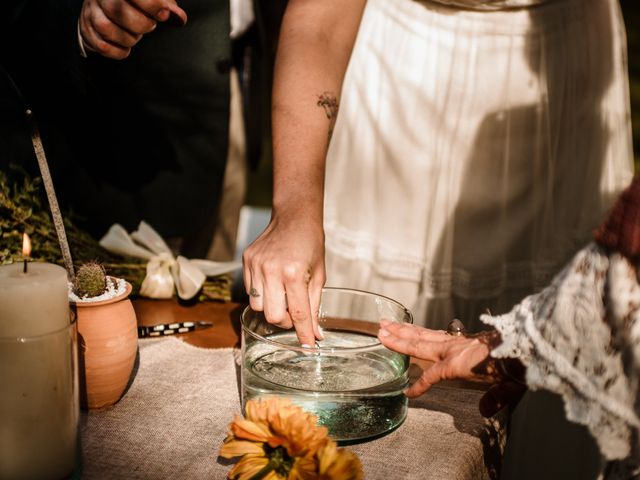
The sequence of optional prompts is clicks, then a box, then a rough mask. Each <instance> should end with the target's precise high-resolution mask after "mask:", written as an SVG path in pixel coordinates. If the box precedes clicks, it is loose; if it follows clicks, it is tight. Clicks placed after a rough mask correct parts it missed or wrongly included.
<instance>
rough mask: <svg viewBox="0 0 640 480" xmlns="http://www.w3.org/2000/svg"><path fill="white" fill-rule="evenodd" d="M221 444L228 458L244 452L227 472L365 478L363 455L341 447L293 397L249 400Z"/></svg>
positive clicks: (243, 476) (249, 476) (297, 479)
mask: <svg viewBox="0 0 640 480" xmlns="http://www.w3.org/2000/svg"><path fill="white" fill-rule="evenodd" d="M245 411H246V416H245V418H242V417H240V416H237V417H236V418H235V419H234V420H233V422H231V424H230V425H229V433H228V435H227V438H226V439H225V441H224V444H223V445H222V448H221V449H220V455H221V456H222V457H224V458H235V457H242V458H241V459H240V460H239V461H238V463H236V464H235V466H234V467H233V468H232V469H231V471H230V472H229V474H228V477H229V478H232V479H237V480H258V479H266V480H275V479H287V480H310V479H320V478H322V479H326V480H330V479H336V480H337V479H340V480H343V479H344V480H349V479H353V480H356V479H361V478H363V476H362V466H361V464H360V461H359V460H358V458H357V457H356V456H355V455H354V454H352V453H351V452H348V451H346V450H344V449H337V447H336V444H335V442H332V441H331V440H330V439H329V437H328V432H327V429H326V428H325V427H319V426H318V425H317V418H316V417H315V416H313V415H311V414H309V413H307V412H305V411H304V410H302V409H301V408H300V407H298V406H296V405H293V404H292V403H291V402H290V401H289V400H288V399H285V398H281V397H269V398H266V399H258V400H249V401H248V402H247V404H246V407H245Z"/></svg>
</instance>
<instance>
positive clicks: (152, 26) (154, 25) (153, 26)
mask: <svg viewBox="0 0 640 480" xmlns="http://www.w3.org/2000/svg"><path fill="white" fill-rule="evenodd" d="M157 26H158V24H157V23H154V24H153V25H151V30H149V31H150V32H153V31H154V30H155V29H156V27H157Z"/></svg>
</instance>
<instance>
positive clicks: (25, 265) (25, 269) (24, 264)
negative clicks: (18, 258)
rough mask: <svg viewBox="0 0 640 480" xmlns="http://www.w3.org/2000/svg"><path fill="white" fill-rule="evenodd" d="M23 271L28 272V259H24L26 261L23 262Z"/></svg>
mask: <svg viewBox="0 0 640 480" xmlns="http://www.w3.org/2000/svg"><path fill="white" fill-rule="evenodd" d="M22 273H27V259H26V258H25V259H24V263H23V264H22Z"/></svg>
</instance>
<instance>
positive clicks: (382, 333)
mask: <svg viewBox="0 0 640 480" xmlns="http://www.w3.org/2000/svg"><path fill="white" fill-rule="evenodd" d="M378 336H379V337H388V336H389V332H387V331H386V330H384V329H382V328H381V329H380V330H378Z"/></svg>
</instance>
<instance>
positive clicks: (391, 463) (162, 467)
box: [80, 338, 504, 480]
mask: <svg viewBox="0 0 640 480" xmlns="http://www.w3.org/2000/svg"><path fill="white" fill-rule="evenodd" d="M234 353H236V354H237V352H234V350H232V349H228V348H227V349H202V348H197V347H193V346H191V345H189V344H187V343H184V342H182V341H180V340H178V339H175V338H168V339H162V340H145V341H140V351H139V359H138V361H137V362H136V370H135V372H134V377H133V380H132V382H131V384H130V386H129V389H128V390H127V392H126V394H125V395H124V397H123V398H122V399H121V400H120V401H119V402H118V403H117V404H116V405H114V406H112V407H109V408H106V409H104V410H98V411H90V412H82V414H81V418H80V423H81V428H80V435H81V450H82V464H81V472H80V477H81V478H87V479H94V478H95V479H103V478H105V479H107V478H108V479H121V478H122V479H132V478H140V479H161V478H168V479H169V478H172V479H173V478H176V479H181V478H184V479H199V478H203V479H204V478H206V479H223V478H225V477H226V474H227V472H228V471H229V469H230V468H231V467H230V463H229V461H227V460H225V459H222V458H219V457H218V451H219V449H220V446H221V445H222V441H223V440H224V438H225V436H226V433H227V427H228V425H229V423H230V422H231V420H232V419H233V417H234V415H235V414H238V413H240V396H239V380H240V371H239V366H237V365H236V361H235V359H234V358H235V356H234ZM481 395H482V391H480V390H478V389H476V388H469V387H467V388H465V387H462V386H460V385H453V384H441V385H438V386H436V387H434V388H432V389H431V390H430V391H429V392H428V393H427V394H425V395H423V396H422V397H420V398H418V399H417V400H415V401H412V402H411V404H410V409H409V413H408V416H407V419H406V421H405V422H404V424H403V425H401V426H400V427H399V428H398V429H396V430H395V431H393V432H391V433H390V434H388V435H386V436H384V437H382V438H379V439H376V440H372V441H369V442H366V443H361V444H357V445H350V446H348V447H346V448H348V449H350V450H352V451H354V452H355V453H356V454H357V455H358V456H359V457H360V460H361V461H362V464H363V466H364V471H365V478H366V479H373V480H375V479H384V480H390V479H446V480H456V479H461V480H462V479H474V480H475V479H483V478H496V476H497V474H498V470H499V465H500V459H501V453H502V450H503V446H504V441H503V440H504V426H503V425H502V423H501V422H499V421H496V420H491V421H489V420H485V419H483V418H482V417H481V416H480V414H479V413H478V407H477V405H478V400H479V398H480V396H481Z"/></svg>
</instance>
